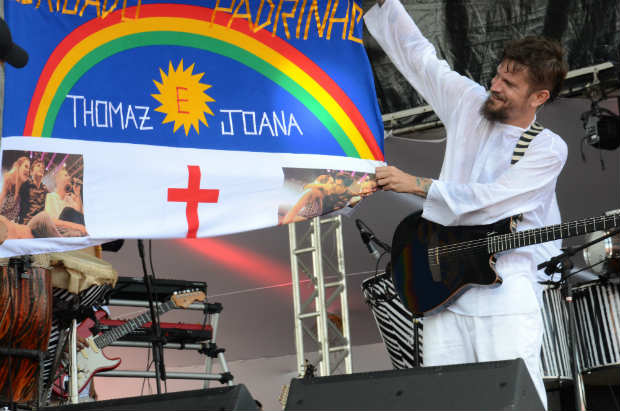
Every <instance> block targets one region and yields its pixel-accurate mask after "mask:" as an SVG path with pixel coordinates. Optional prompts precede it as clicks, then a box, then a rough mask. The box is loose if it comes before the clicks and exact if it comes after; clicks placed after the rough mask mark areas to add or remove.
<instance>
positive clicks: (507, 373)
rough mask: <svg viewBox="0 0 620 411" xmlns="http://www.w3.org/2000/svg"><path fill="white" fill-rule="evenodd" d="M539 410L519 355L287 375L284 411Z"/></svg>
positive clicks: (529, 379)
mask: <svg viewBox="0 0 620 411" xmlns="http://www.w3.org/2000/svg"><path fill="white" fill-rule="evenodd" d="M330 409H339V410H353V409H355V410H530V411H531V410H544V408H543V405H542V403H541V401H540V398H539V397H538V393H537V392H536V389H535V388H534V384H533V383H532V380H531V378H530V374H529V372H528V370H527V368H526V366H525V363H524V362H523V360H522V359H517V360H510V361H494V362H486V363H475V364H462V365H450V366H443V367H422V368H409V369H403V370H394V371H378V372H369V373H358V374H348V375H335V376H330V377H314V378H300V379H293V380H292V381H291V385H290V388H289V394H288V399H287V402H286V408H285V410H287V411H288V410H330Z"/></svg>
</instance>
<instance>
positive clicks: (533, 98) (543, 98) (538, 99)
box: [530, 90, 551, 109]
mask: <svg viewBox="0 0 620 411" xmlns="http://www.w3.org/2000/svg"><path fill="white" fill-rule="evenodd" d="M549 97H551V93H550V92H549V90H538V91H535V92H533V93H532V94H531V95H530V104H531V105H532V107H534V108H536V109H537V108H539V107H541V106H542V105H543V104H545V103H546V102H547V100H549Z"/></svg>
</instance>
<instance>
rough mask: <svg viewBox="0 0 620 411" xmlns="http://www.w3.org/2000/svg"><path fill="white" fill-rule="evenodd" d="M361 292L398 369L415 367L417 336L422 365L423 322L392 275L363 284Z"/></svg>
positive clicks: (375, 277) (384, 274)
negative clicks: (406, 303)
mask: <svg viewBox="0 0 620 411" xmlns="http://www.w3.org/2000/svg"><path fill="white" fill-rule="evenodd" d="M362 292H363V294H364V297H365V298H366V302H368V305H369V306H370V309H371V311H372V314H373V317H374V318H375V321H376V322H377V327H378V328H379V333H380V334H381V337H382V339H383V342H384V343H385V348H386V349H387V352H388V355H389V357H390V360H391V362H392V365H393V367H394V368H395V369H403V368H412V367H414V366H415V351H414V344H413V341H414V338H415V337H414V336H415V334H416V327H417V334H418V353H419V360H420V364H422V348H423V347H422V327H423V326H422V319H418V320H416V321H415V322H414V318H413V314H411V311H409V310H408V309H407V307H405V306H404V305H403V303H402V302H401V300H400V298H399V297H398V295H397V294H396V289H395V288H394V283H393V282H392V276H391V274H390V273H389V272H388V273H381V274H378V275H376V276H374V277H370V278H367V279H366V280H364V281H363V282H362Z"/></svg>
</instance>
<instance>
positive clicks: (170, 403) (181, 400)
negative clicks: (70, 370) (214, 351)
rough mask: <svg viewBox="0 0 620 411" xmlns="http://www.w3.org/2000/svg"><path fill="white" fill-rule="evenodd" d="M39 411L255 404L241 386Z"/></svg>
mask: <svg viewBox="0 0 620 411" xmlns="http://www.w3.org/2000/svg"><path fill="white" fill-rule="evenodd" d="M42 409H43V410H49V411H52V410H53V411H60V410H73V411H77V410H80V411H82V410H118V411H120V410H123V411H126V410H164V409H165V410H218V411H225V410H226V411H228V410H258V407H257V406H256V402H255V401H254V399H253V398H252V396H251V395H250V393H249V392H248V389H247V388H246V387H245V385H243V384H239V385H233V386H225V387H217V388H209V389H206V390H193V391H179V392H173V393H170V394H160V395H145V396H141V397H131V398H120V399H116V400H106V401H97V402H87V403H81V404H71V405H63V406H60V407H45V408H42Z"/></svg>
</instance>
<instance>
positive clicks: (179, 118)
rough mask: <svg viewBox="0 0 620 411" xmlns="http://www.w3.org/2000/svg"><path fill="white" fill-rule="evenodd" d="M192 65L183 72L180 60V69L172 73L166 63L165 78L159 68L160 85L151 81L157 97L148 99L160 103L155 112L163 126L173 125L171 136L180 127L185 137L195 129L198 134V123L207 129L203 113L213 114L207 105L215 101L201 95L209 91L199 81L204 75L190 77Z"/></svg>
mask: <svg viewBox="0 0 620 411" xmlns="http://www.w3.org/2000/svg"><path fill="white" fill-rule="evenodd" d="M193 70H194V64H192V65H191V66H189V67H187V68H186V69H185V70H183V60H181V62H180V63H179V66H178V67H177V68H176V70H175V69H174V67H173V66H172V62H169V63H168V74H166V73H164V71H163V70H162V69H161V68H160V69H159V73H160V74H161V83H159V82H157V81H155V80H153V83H155V87H157V90H159V94H151V96H152V97H153V98H154V99H155V100H157V101H159V102H160V103H161V106H159V107H157V108H156V109H155V111H159V112H160V113H164V114H166V117H165V118H164V121H162V124H166V123H170V122H172V121H174V129H173V132H175V133H176V131H177V130H178V129H179V127H181V125H182V126H183V128H184V130H185V135H186V136H187V135H188V134H189V129H190V127H194V129H195V130H196V133H198V134H200V129H199V127H200V125H199V124H198V122H199V121H200V122H201V123H202V124H204V125H205V126H207V127H209V124H208V123H207V119H206V117H205V113H208V114H210V115H212V116H214V115H215V114H213V112H212V111H211V109H210V108H209V106H208V105H207V103H210V102H213V101H215V100H214V99H213V98H211V97H209V96H208V95H207V94H205V93H204V91H205V90H207V89H209V88H211V85H208V84H203V83H201V82H200V79H201V78H202V76H203V75H204V73H199V74H192V71H193Z"/></svg>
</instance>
